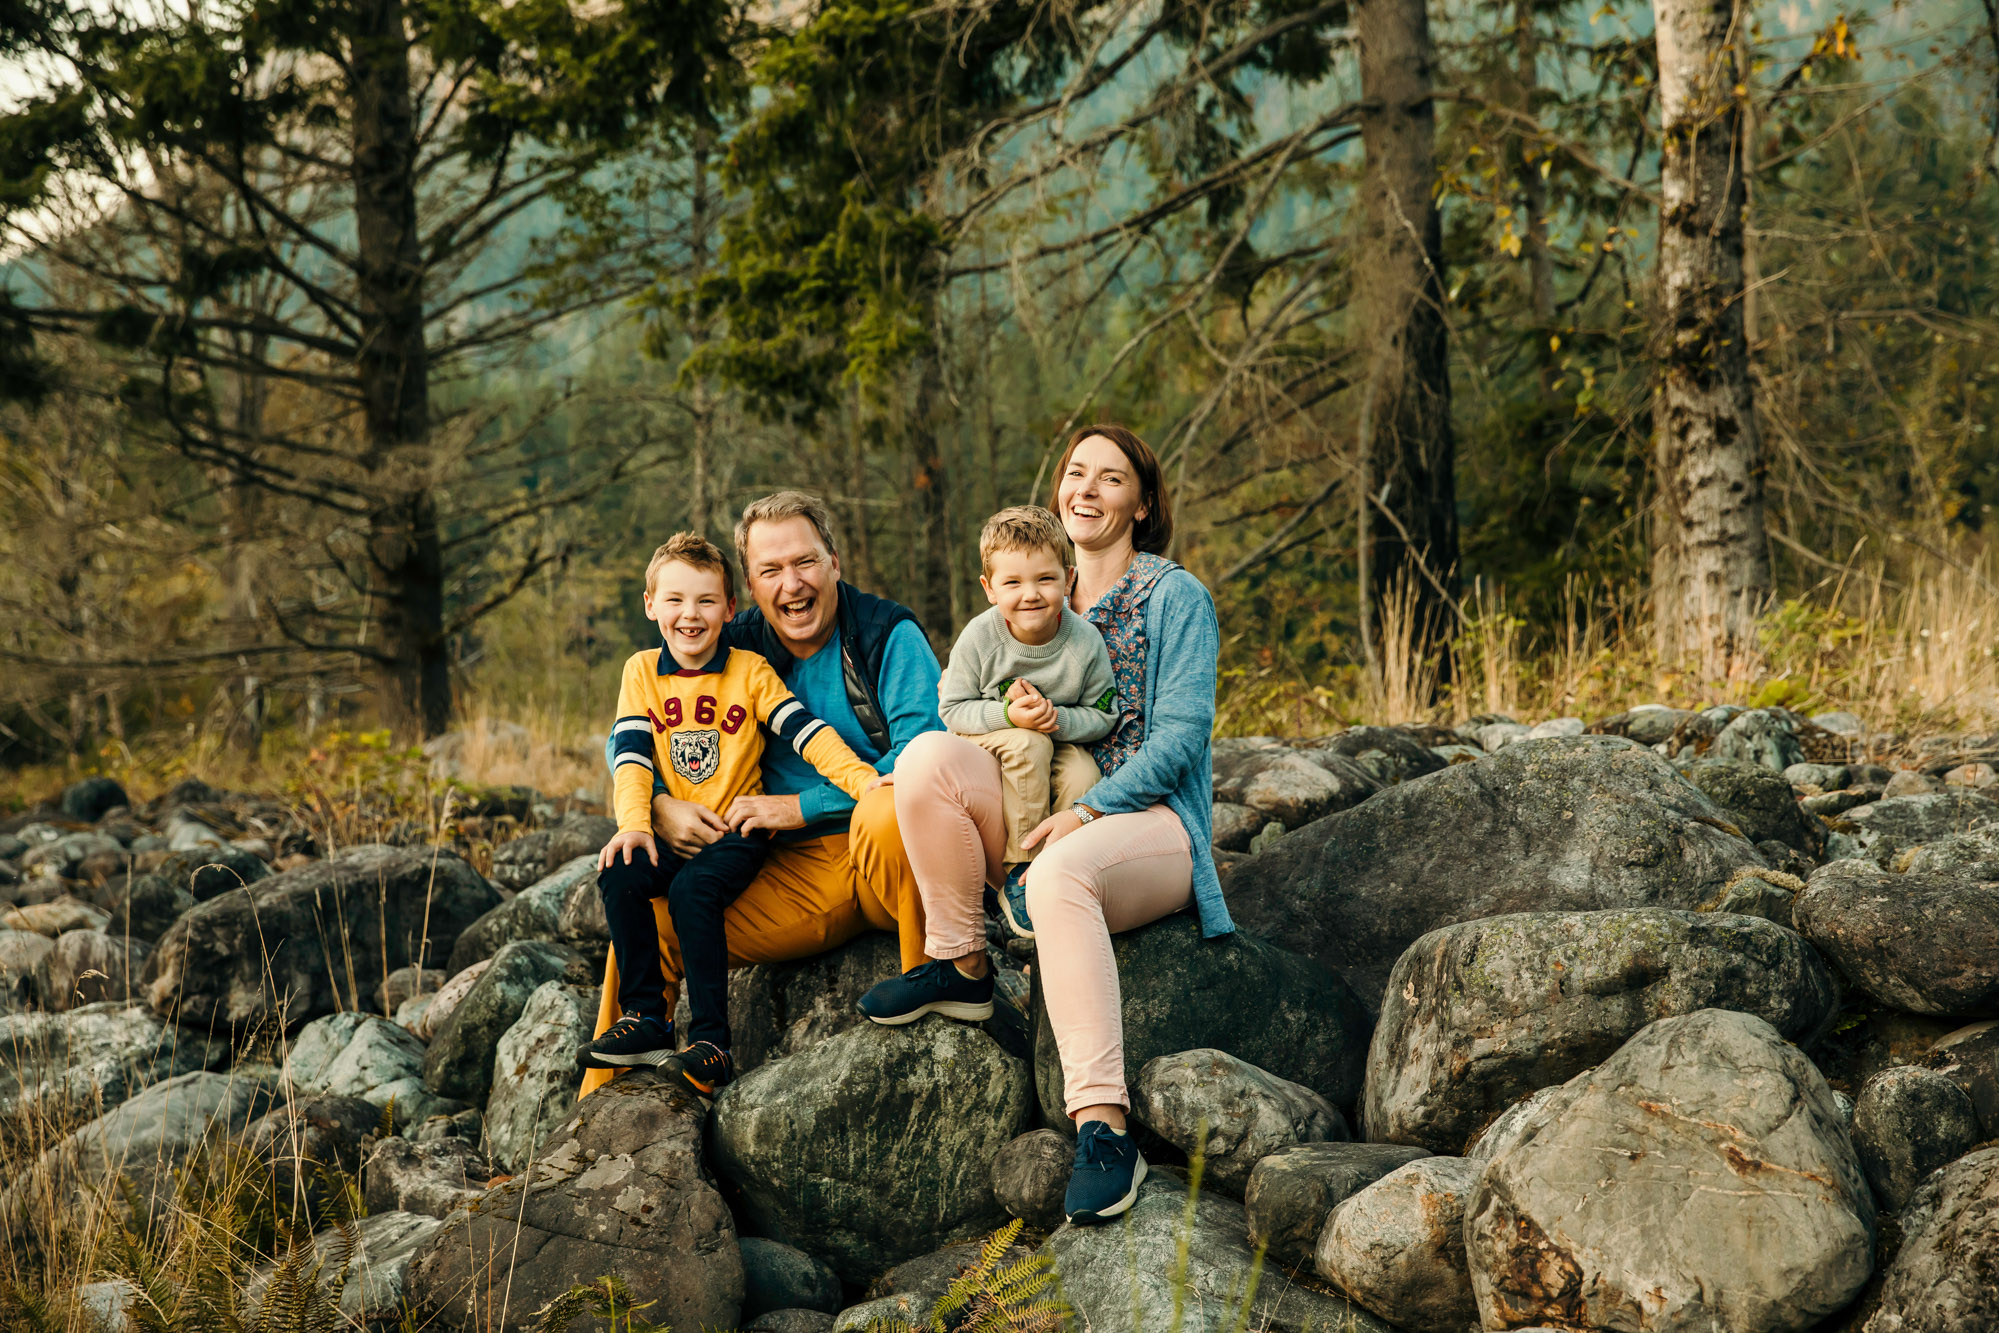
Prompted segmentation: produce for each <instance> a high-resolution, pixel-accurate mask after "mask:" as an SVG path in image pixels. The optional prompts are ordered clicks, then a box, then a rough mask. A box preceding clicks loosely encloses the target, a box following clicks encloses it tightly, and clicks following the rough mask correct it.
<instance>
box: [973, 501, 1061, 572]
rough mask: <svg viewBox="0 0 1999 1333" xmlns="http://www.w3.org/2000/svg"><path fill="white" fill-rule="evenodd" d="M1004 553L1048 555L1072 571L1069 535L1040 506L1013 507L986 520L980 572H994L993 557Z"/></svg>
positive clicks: (1055, 519)
mask: <svg viewBox="0 0 1999 1333" xmlns="http://www.w3.org/2000/svg"><path fill="white" fill-rule="evenodd" d="M1001 551H1049V552H1052V553H1053V554H1054V556H1055V558H1056V559H1057V560H1059V561H1061V562H1062V568H1064V569H1067V568H1069V534H1068V533H1066V532H1064V531H1062V524H1061V522H1060V520H1058V519H1057V518H1056V517H1055V515H1053V514H1051V513H1049V512H1048V511H1047V510H1046V509H1043V508H1042V507H1041V506H1040V505H1014V506H1013V507H1012V508H1010V509H1002V510H1000V511H999V512H998V513H997V514H994V515H993V516H992V517H991V518H989V519H987V520H986V526H985V527H984V528H982V529H980V531H979V572H980V573H981V574H988V575H989V574H991V573H992V572H993V556H994V555H996V554H998V553H999V552H1001Z"/></svg>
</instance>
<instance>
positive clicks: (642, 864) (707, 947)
mask: <svg viewBox="0 0 1999 1333" xmlns="http://www.w3.org/2000/svg"><path fill="white" fill-rule="evenodd" d="M769 853H770V841H769V839H767V838H745V837H743V836H742V835H741V834H739V833H724V834H723V835H722V836H721V837H720V838H718V839H716V840H715V841H714V842H711V843H709V844H708V845H707V846H706V847H703V848H702V849H701V850H700V851H698V852H696V853H695V854H694V855H693V856H690V857H687V858H685V859H682V858H681V857H678V856H675V855H674V854H673V853H672V852H670V851H668V850H667V848H666V845H665V844H664V843H661V844H660V846H659V864H658V865H654V864H653V863H652V862H651V861H649V860H647V859H646V855H645V853H644V852H642V851H640V852H634V853H633V854H632V859H631V862H630V864H627V863H626V862H624V861H622V860H619V861H613V862H612V863H611V866H610V868H609V869H608V870H600V871H598V872H597V892H598V894H599V895H600V896H601V897H602V898H603V900H604V920H605V922H606V923H608V924H609V926H610V928H611V948H612V950H613V952H614V953H615V954H616V956H617V959H618V1007H619V1009H620V1010H622V1011H623V1012H625V1013H628V1014H642V1015H644V1016H645V1017H647V1018H654V1019H658V1020H659V1021H660V1022H662V1023H665V1022H667V1021H669V1020H670V1019H671V1018H672V1017H673V1015H672V1014H670V1013H668V1012H667V1011H666V996H665V990H666V976H665V974H664V973H663V972H661V971H660V966H659V922H658V920H657V918H655V917H654V916H653V910H652V905H653V900H654V899H657V898H664V899H666V907H667V911H668V913H669V914H671V916H672V917H673V933H674V934H675V935H677V936H679V937H680V963H681V972H682V974H683V976H684V977H685V978H686V986H687V1007H688V1008H689V1009H690V1010H692V1011H693V1019H692V1021H691V1022H690V1023H689V1025H688V1031H687V1032H686V1033H684V1034H682V1036H683V1039H684V1041H686V1042H689V1043H691V1042H697V1041H712V1042H714V1043H715V1045H717V1046H719V1047H721V1048H722V1049H723V1050H725V1051H726V1050H728V1049H729V939H728V936H727V934H726V933H725V932H724V930H723V928H722V913H723V911H725V910H726V909H727V908H728V906H729V904H730V903H732V902H734V901H735V900H736V897H737V895H738V894H740V893H742V891H743V890H744V889H747V888H748V887H749V886H750V881H751V880H753V879H755V878H756V877H757V871H759V870H761V869H763V863H764V857H765V856H767V855H769Z"/></svg>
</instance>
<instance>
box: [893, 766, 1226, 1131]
mask: <svg viewBox="0 0 1999 1333" xmlns="http://www.w3.org/2000/svg"><path fill="white" fill-rule="evenodd" d="M1000 784H1001V777H1000V767H999V761H998V760H996V759H994V758H993V756H992V755H990V754H988V753H987V752H986V751H984V750H982V749H980V748H979V746H978V745H976V744H974V743H973V742H972V741H969V740H967V739H965V738H964V737H963V736H953V735H950V734H948V733H946V732H941V731H931V732H925V733H924V734H923V735H921V736H918V737H917V738H916V739H915V740H913V741H911V742H910V743H909V745H908V747H907V748H906V749H904V750H903V752H902V756H901V758H899V759H898V760H896V765H895V817H896V824H897V827H898V828H900V829H901V831H902V841H903V848H904V850H906V851H907V852H908V853H909V865H910V869H911V870H912V871H914V872H915V875H916V887H917V890H918V892H919V893H921V894H922V896H923V915H924V921H925V922H926V938H925V941H924V952H926V953H928V954H929V955H930V956H931V957H932V958H964V957H967V956H969V955H971V954H975V953H978V952H979V951H980V950H982V949H984V948H985V946H986V930H985V916H984V913H983V911H982V910H981V908H980V890H981V888H982V887H983V886H984V885H986V884H993V885H998V883H999V882H1000V879H1001V876H1002V875H1003V874H1004V871H1003V869H1002V861H1001V857H1002V854H1003V853H1004V852H1005V850H1006V821H1005V820H1004V819H1003V818H1002V817H1001V814H1000ZM1193 897H1194V861H1193V851H1192V847H1191V845H1190V844H1189V843H1188V841H1187V830H1186V829H1185V828H1184V827H1182V826H1181V823H1180V818H1179V816H1178V815H1175V814H1174V813H1173V812H1172V811H1171V810H1168V809H1167V808H1166V807H1165V806H1163V805H1155V806H1152V807H1150V808H1149V809H1145V810H1140V811H1138V812H1137V813H1135V814H1128V815H1106V816H1104V817H1103V818H1101V819H1096V820H1092V821H1091V822H1090V823H1088V824H1085V825H1084V826H1083V827H1082V828H1080V829H1078V830H1076V832H1074V833H1072V834H1070V835H1069V836H1068V837H1066V838H1064V839H1062V840H1061V841H1060V842H1058V843H1056V844H1055V845H1054V846H1052V847H1049V848H1048V849H1046V850H1045V851H1043V852H1042V853H1041V855H1040V856H1038V857H1037V858H1035V860H1034V863H1033V864H1032V866H1031V867H1030V868H1029V869H1028V872H1027V911H1028V915H1030V916H1032V917H1033V918H1034V944H1035V966H1037V967H1039V968H1040V969H1041V995H1042V1003H1044V1004H1046V1005H1047V1006H1048V1022H1049V1025H1050V1026H1051V1027H1052V1028H1053V1029H1054V1030H1055V1047H1056V1049H1057V1050H1058V1051H1060V1052H1061V1055H1062V1083H1063V1103H1064V1107H1065V1109H1066V1110H1067V1111H1068V1112H1069V1113H1070V1114H1071V1115H1074V1114H1075V1113H1076V1112H1077V1111H1078V1110H1079V1109H1081V1108H1082V1107H1085V1106H1122V1107H1127V1108H1128V1107H1130V1105H1131V1098H1130V1096H1129V1094H1128V1093H1127V1092H1126V1090H1125V1085H1124V1023H1123V1021H1122V1019H1121V1017H1120V1010H1119V1003H1120V996H1119V991H1118V975H1117V960H1116V959H1115V957H1114V956H1113V955H1112V953H1111V936H1112V935H1114V934H1116V933H1117V932H1119V931H1122V930H1131V929H1133V928H1135V927H1138V926H1142V925H1144V924H1146V923H1147V922H1149V921H1157V920H1159V918H1161V917H1163V916H1167V915H1169V914H1171V913H1173V912H1177V911H1179V910H1181V909H1182V908H1184V907H1186V906H1187V905H1188V904H1189V903H1191V902H1192V901H1193Z"/></svg>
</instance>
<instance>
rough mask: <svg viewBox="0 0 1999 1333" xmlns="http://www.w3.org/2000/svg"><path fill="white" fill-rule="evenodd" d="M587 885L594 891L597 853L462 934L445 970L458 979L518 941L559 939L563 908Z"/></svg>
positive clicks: (558, 870)
mask: <svg viewBox="0 0 1999 1333" xmlns="http://www.w3.org/2000/svg"><path fill="white" fill-rule="evenodd" d="M586 882H587V883H588V884H590V885H591V886H592V887H593V888H594V886H595V885H596V883H597V854H596V853H595V852H592V853H590V854H589V855H587V856H579V857H576V858H575V859H574V860H571V861H567V862H564V863H563V864H562V865H561V866H559V867H557V868H556V870H555V871H554V873H552V874H549V875H544V876H543V877H542V878H540V879H538V880H536V881H535V882H534V883H533V884H530V885H529V886H528V887H527V888H525V889H522V890H521V891H520V892H519V893H517V894H515V895H514V896H513V897H511V898H509V899H507V901H505V902H503V903H501V904H500V905H499V906H498V907H495V908H494V909H493V910H492V911H490V912H488V913H486V914H485V915H484V916H482V917H480V918H479V919H478V920H477V921H474V922H473V923H472V924H471V925H469V926H467V927H466V928H465V929H464V930H462V931H460V932H459V935H458V942H457V943H456V944H454V945H452V946H451V961H450V962H449V963H448V964H447V965H446V967H445V970H446V971H447V972H448V973H449V974H450V975H452V976H457V975H458V974H459V973H460V972H463V971H464V970H465V969H466V968H468V967H470V966H472V964H474V963H476V962H478V961H479V960H480V959H482V958H491V957H492V956H493V955H494V954H496V953H498V952H499V951H500V950H501V949H502V948H504V947H505V946H507V945H509V944H512V943H513V942H514V941H515V940H552V939H555V938H556V929H557V926H558V925H559V924H560V922H561V918H562V904H563V903H564V902H566V901H567V900H568V898H569V894H570V891H571V890H572V889H574V888H575V887H576V886H577V885H578V884H582V883H586ZM433 989H434V988H433Z"/></svg>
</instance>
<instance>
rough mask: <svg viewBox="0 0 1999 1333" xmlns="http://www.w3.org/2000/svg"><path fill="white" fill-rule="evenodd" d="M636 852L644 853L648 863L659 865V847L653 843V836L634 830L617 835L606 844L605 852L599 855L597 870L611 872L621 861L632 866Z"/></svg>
mask: <svg viewBox="0 0 1999 1333" xmlns="http://www.w3.org/2000/svg"><path fill="white" fill-rule="evenodd" d="M634 851H642V852H644V853H645V854H646V859H647V860H648V861H651V862H652V863H653V864H654V865H658V864H659V847H658V845H657V844H655V843H654V842H653V840H652V834H650V833H646V832H642V831H640V830H637V829H634V830H633V831H631V832H629V833H620V834H617V835H616V836H614V837H613V838H612V839H611V840H610V841H609V842H607V843H605V844H604V850H603V851H601V852H599V853H597V868H598V869H599V870H609V869H610V868H611V866H612V865H613V864H614V863H615V862H617V861H618V860H620V859H622V860H623V861H624V863H625V864H626V865H630V864H631V863H632V853H633V852H634Z"/></svg>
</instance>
